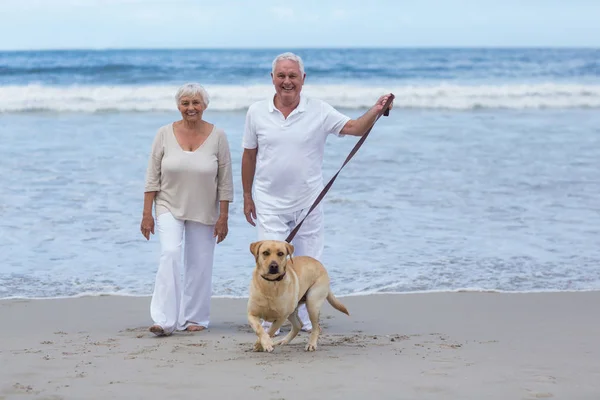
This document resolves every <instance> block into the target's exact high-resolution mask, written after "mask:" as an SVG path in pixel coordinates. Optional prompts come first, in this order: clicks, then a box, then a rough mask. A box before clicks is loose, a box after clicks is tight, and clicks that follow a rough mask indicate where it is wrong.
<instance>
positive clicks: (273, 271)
mask: <svg viewBox="0 0 600 400" xmlns="http://www.w3.org/2000/svg"><path fill="white" fill-rule="evenodd" d="M278 272H279V265H277V263H276V262H275V261H273V262H271V264H269V273H270V274H276V273H278Z"/></svg>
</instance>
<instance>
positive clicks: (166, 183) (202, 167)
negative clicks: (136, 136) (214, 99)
mask: <svg viewBox="0 0 600 400" xmlns="http://www.w3.org/2000/svg"><path fill="white" fill-rule="evenodd" d="M145 192H158V193H157V194H156V197H155V203H156V215H157V216H158V215H160V214H163V213H165V212H170V213H171V214H173V216H174V217H175V218H177V219H180V220H189V221H195V222H200V223H202V224H206V225H214V224H215V223H216V222H217V219H218V217H219V201H229V202H231V201H233V177H232V173H231V154H230V153H229V143H228V141H227V136H226V135H225V132H224V131H223V130H222V129H218V128H216V127H213V130H212V131H211V133H210V134H209V135H208V137H207V138H206V140H205V141H204V143H202V145H200V147H198V148H197V149H196V150H195V151H184V150H183V149H182V148H181V146H180V145H179V143H178V142H177V139H176V137H175V133H174V132H173V124H169V125H165V126H162V127H161V128H159V129H158V132H157V134H156V137H155V138H154V142H153V143H152V152H151V154H150V159H149V161H148V168H147V170H146V185H145Z"/></svg>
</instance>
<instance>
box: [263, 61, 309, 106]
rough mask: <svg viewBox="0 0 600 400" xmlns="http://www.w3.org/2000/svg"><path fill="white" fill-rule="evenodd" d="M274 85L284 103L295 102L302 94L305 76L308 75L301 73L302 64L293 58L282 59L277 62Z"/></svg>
mask: <svg viewBox="0 0 600 400" xmlns="http://www.w3.org/2000/svg"><path fill="white" fill-rule="evenodd" d="M271 76H272V77H273V85H275V91H276V92H277V95H278V96H279V97H280V99H281V100H282V101H283V102H284V103H294V102H295V101H297V100H298V97H299V96H300V91H302V85H303V84H304V78H305V76H306V75H302V74H301V73H300V66H299V65H298V63H297V62H295V61H291V60H281V61H278V62H277V64H275V73H274V74H273V73H272V74H271Z"/></svg>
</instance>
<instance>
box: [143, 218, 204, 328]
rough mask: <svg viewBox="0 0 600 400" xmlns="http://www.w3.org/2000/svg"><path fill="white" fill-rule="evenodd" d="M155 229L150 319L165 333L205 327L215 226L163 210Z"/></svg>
mask: <svg viewBox="0 0 600 400" xmlns="http://www.w3.org/2000/svg"><path fill="white" fill-rule="evenodd" d="M157 229H158V236H159V239H160V249H161V251H160V263H159V266H158V271H157V272H156V281H155V284H154V293H153V294H152V301H151V303H150V315H151V317H152V320H153V321H154V323H155V324H156V325H160V326H161V327H162V328H163V329H164V330H165V332H166V333H171V332H173V331H174V330H184V329H186V328H187V327H188V326H189V325H200V326H204V327H208V324H209V319H210V298H211V295H212V269H213V259H214V250H215V242H216V239H215V238H214V236H213V234H214V226H213V225H204V224H201V223H199V222H193V221H181V220H178V219H176V218H175V217H173V215H172V214H171V213H164V214H161V215H159V216H158V218H157Z"/></svg>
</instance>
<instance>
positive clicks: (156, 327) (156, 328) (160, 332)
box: [149, 325, 169, 336]
mask: <svg viewBox="0 0 600 400" xmlns="http://www.w3.org/2000/svg"><path fill="white" fill-rule="evenodd" d="M149 331H150V332H152V333H154V334H155V335H156V336H169V334H168V333H166V332H165V330H164V329H163V327H162V326H160V325H152V326H151V327H150V329H149Z"/></svg>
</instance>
